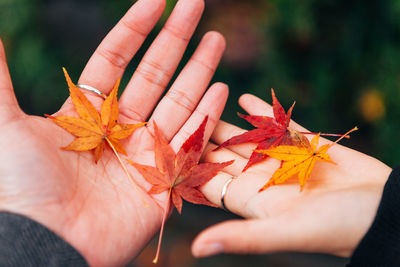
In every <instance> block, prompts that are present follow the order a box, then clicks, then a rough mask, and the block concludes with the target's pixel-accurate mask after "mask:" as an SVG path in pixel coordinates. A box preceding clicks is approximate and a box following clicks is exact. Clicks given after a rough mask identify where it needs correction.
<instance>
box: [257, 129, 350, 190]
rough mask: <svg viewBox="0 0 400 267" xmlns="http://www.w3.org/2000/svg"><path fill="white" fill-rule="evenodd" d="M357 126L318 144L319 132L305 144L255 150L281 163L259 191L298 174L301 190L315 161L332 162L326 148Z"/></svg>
mask: <svg viewBox="0 0 400 267" xmlns="http://www.w3.org/2000/svg"><path fill="white" fill-rule="evenodd" d="M356 130H357V127H355V128H353V129H352V130H350V131H349V132H347V133H346V134H344V135H343V136H342V137H340V138H339V139H338V140H336V142H334V143H331V144H327V145H323V146H321V147H319V148H318V147H317V146H318V142H319V136H320V135H319V134H317V135H316V136H314V137H313V139H312V140H311V143H310V144H309V145H308V146H307V145H305V146H301V147H297V146H286V145H283V146H277V147H273V148H270V149H261V150H255V152H257V153H262V154H265V155H268V156H270V157H272V158H275V159H278V160H282V164H281V166H280V168H279V169H277V170H276V171H275V173H274V174H273V175H272V177H271V178H270V179H269V181H268V182H267V183H266V184H265V185H264V186H263V187H262V188H261V189H260V190H259V192H261V191H263V190H265V189H267V188H268V187H270V186H273V185H277V184H281V183H284V182H285V181H286V180H288V179H289V178H291V177H292V176H294V175H296V174H297V176H298V179H299V183H300V191H302V190H303V188H304V185H305V183H306V182H307V179H308V178H309V177H310V174H311V172H312V170H313V169H314V166H315V163H316V162H317V161H325V162H329V163H334V164H336V163H335V162H333V161H332V159H331V158H330V156H329V155H328V154H327V152H328V149H329V148H330V147H332V146H333V145H335V144H336V143H337V142H339V141H340V140H341V139H342V138H345V137H346V136H348V134H349V133H351V132H353V131H356Z"/></svg>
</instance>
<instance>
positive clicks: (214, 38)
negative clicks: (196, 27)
mask: <svg viewBox="0 0 400 267" xmlns="http://www.w3.org/2000/svg"><path fill="white" fill-rule="evenodd" d="M202 40H203V41H206V42H210V43H213V44H214V45H215V48H216V50H217V51H224V50H225V48H226V40H225V37H224V36H223V35H222V34H221V33H219V32H217V31H209V32H207V33H206V34H204V36H203V39H202Z"/></svg>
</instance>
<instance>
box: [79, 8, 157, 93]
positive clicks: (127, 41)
mask: <svg viewBox="0 0 400 267" xmlns="http://www.w3.org/2000/svg"><path fill="white" fill-rule="evenodd" d="M164 7H165V0H139V1H137V2H136V3H135V4H134V5H133V6H132V7H131V9H129V10H128V12H127V13H126V14H125V16H123V17H122V19H121V20H120V21H119V22H118V24H117V25H116V26H115V27H114V28H113V29H112V30H111V31H110V32H109V33H108V34H107V36H106V37H105V38H104V40H103V41H102V42H101V44H100V45H99V47H98V48H97V49H96V51H95V52H94V54H93V55H92V57H91V58H90V59H89V62H88V63H87V65H86V67H85V69H84V70H83V72H82V75H81V77H80V79H79V83H82V84H87V85H90V86H93V87H95V88H97V89H99V90H100V91H102V92H103V93H105V94H108V93H109V91H110V90H111V89H112V88H113V86H114V84H115V82H116V81H117V79H119V78H121V77H122V75H123V73H124V71H125V68H126V66H127V65H128V63H129V62H130V61H131V59H132V57H133V56H134V55H135V53H136V52H137V51H138V49H139V48H140V46H141V45H142V43H143V41H144V40H145V39H146V37H147V35H148V34H149V32H150V31H151V29H153V27H154V25H155V24H156V23H157V21H158V19H159V18H160V16H161V14H162V12H163V10H164Z"/></svg>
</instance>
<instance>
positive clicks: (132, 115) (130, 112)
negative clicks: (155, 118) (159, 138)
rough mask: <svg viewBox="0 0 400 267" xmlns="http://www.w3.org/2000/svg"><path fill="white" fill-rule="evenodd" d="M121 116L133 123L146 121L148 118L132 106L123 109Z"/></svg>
mask: <svg viewBox="0 0 400 267" xmlns="http://www.w3.org/2000/svg"><path fill="white" fill-rule="evenodd" d="M120 114H121V115H122V116H124V117H125V118H127V119H128V120H132V121H145V120H146V116H145V115H143V114H141V113H140V112H138V111H137V110H135V109H134V108H132V107H130V106H125V107H121V109H120Z"/></svg>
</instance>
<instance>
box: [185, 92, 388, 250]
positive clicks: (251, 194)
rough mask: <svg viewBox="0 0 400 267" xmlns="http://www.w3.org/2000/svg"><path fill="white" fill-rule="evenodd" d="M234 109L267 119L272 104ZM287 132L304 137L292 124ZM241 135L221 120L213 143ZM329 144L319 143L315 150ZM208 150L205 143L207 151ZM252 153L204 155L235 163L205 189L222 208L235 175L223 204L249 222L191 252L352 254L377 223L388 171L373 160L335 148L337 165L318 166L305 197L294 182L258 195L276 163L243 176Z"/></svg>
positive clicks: (213, 233) (239, 149)
mask: <svg viewBox="0 0 400 267" xmlns="http://www.w3.org/2000/svg"><path fill="white" fill-rule="evenodd" d="M239 103H240V105H241V106H242V107H243V108H244V109H245V110H246V111H247V112H248V113H249V114H251V115H266V116H271V117H272V108H271V106H270V105H268V104H267V103H265V102H264V101H262V100H260V99H259V98H257V97H255V96H253V95H248V94H246V95H243V96H242V97H241V98H240V100H239ZM290 126H291V127H293V128H295V129H297V130H300V131H305V129H304V128H302V127H301V126H299V125H297V124H295V123H294V122H291V123H290ZM243 132H244V130H243V129H240V128H238V127H235V126H233V125H231V124H228V123H226V122H220V123H219V124H218V125H217V127H216V130H215V132H214V133H213V135H212V140H213V141H214V142H215V143H217V144H221V143H222V142H223V141H226V140H227V139H229V138H231V137H232V136H235V135H238V134H241V133H243ZM355 134H357V133H355ZM329 142H330V141H328V140H326V139H323V138H321V139H320V144H319V145H320V146H321V145H323V144H326V143H329ZM213 148H215V145H211V144H210V145H209V148H208V149H209V150H211V149H213ZM254 148H255V145H251V144H243V145H236V146H231V147H228V149H221V150H218V151H216V152H209V153H207V154H206V155H205V161H209V162H221V161H227V160H232V159H234V160H235V163H234V164H233V165H231V166H229V167H227V168H226V172H225V173H221V174H219V175H218V176H216V177H214V178H213V179H212V180H211V181H210V182H209V183H208V184H206V185H204V186H203V189H202V191H203V192H204V194H205V195H206V197H207V198H208V199H209V200H211V201H212V202H213V203H215V204H219V205H220V198H221V188H222V187H223V185H224V183H225V182H226V181H227V179H229V178H230V177H232V176H234V177H236V178H235V179H234V180H233V181H232V182H231V184H230V185H229V187H228V189H227V193H226V195H225V205H226V206H227V208H228V209H229V210H230V211H232V212H234V213H236V214H238V215H240V216H243V217H244V218H246V219H245V220H234V221H227V222H224V223H221V224H218V225H215V226H213V227H211V228H209V229H206V230H205V231H203V232H202V233H201V234H200V235H199V236H198V237H197V238H196V240H195V241H194V243H193V246H192V252H193V254H194V255H195V256H197V257H205V256H210V255H214V254H218V253H223V252H225V253H271V252H277V251H301V252H322V253H330V254H334V255H339V256H345V257H347V256H350V255H351V254H352V252H353V251H354V249H355V247H356V246H357V245H358V243H359V241H360V240H361V238H362V237H363V236H364V235H365V233H366V232H367V230H368V228H369V227H370V225H371V223H372V221H373V219H374V216H375V214H376V211H377V208H378V205H379V202H380V198H381V195H382V191H383V187H384V184H385V182H386V180H387V178H388V176H389V174H390V172H391V169H390V168H389V167H388V166H386V165H385V164H383V163H382V162H380V161H378V160H377V159H374V158H372V157H369V156H367V155H365V154H362V153H359V152H357V151H355V150H352V149H349V148H346V147H344V146H341V145H335V146H333V147H332V148H330V149H329V150H328V154H329V155H330V156H331V158H332V160H333V161H334V162H336V163H337V165H334V164H330V163H322V162H318V163H317V164H316V166H315V168H314V170H313V172H312V174H311V177H310V178H309V180H308V181H307V183H306V185H305V187H304V190H303V192H300V185H299V184H298V182H297V180H294V179H293V180H292V181H290V180H289V181H288V182H287V183H284V184H282V185H277V186H272V187H270V188H268V189H266V190H264V191H262V192H261V193H257V192H258V190H259V189H260V188H261V187H262V186H263V185H264V184H265V183H266V182H267V181H268V179H269V178H270V177H271V176H272V174H273V173H274V171H275V170H276V169H277V168H278V167H279V165H280V162H279V161H278V160H276V159H272V158H269V159H267V160H265V161H264V162H261V163H258V164H256V165H254V166H253V167H251V168H250V169H248V170H247V171H246V172H244V173H241V170H242V169H243V167H244V166H245V165H246V163H247V161H248V158H249V157H250V154H251V153H252V150H253V149H254Z"/></svg>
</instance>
